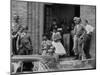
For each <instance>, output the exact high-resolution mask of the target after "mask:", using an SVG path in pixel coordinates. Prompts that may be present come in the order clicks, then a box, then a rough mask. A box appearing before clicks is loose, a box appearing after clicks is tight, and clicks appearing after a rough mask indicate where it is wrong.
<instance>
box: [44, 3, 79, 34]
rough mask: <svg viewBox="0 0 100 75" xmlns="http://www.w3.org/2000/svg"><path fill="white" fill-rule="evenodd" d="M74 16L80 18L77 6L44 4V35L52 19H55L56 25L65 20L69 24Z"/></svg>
mask: <svg viewBox="0 0 100 75" xmlns="http://www.w3.org/2000/svg"><path fill="white" fill-rule="evenodd" d="M74 16H77V17H79V16H80V6H79V5H68V4H46V5H45V7H44V33H45V32H47V31H48V29H49V28H50V25H51V24H52V20H53V19H56V20H57V23H58V24H60V22H61V21H62V19H66V22H67V23H68V24H70V22H71V20H72V18H73V17H74Z"/></svg>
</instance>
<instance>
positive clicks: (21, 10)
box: [11, 0, 27, 26]
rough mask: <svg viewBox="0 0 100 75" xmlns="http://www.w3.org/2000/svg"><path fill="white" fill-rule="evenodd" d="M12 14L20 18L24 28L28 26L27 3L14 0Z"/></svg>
mask: <svg viewBox="0 0 100 75" xmlns="http://www.w3.org/2000/svg"><path fill="white" fill-rule="evenodd" d="M11 5H12V6H11V10H12V11H11V13H12V18H13V15H15V14H17V15H19V16H20V24H21V25H22V26H26V25H27V2H23V1H17V0H12V1H11Z"/></svg>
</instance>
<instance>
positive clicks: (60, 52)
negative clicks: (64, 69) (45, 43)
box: [52, 32, 66, 55]
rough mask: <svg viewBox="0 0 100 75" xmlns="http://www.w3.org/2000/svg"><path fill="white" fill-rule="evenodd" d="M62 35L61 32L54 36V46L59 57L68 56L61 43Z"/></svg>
mask: <svg viewBox="0 0 100 75" xmlns="http://www.w3.org/2000/svg"><path fill="white" fill-rule="evenodd" d="M60 39H61V35H60V33H59V32H56V33H53V34H52V40H53V41H52V45H53V46H54V47H55V53H56V54H58V55H64V54H66V51H65V48H64V47H63V45H62V43H61V42H60Z"/></svg>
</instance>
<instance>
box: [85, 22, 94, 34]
mask: <svg viewBox="0 0 100 75" xmlns="http://www.w3.org/2000/svg"><path fill="white" fill-rule="evenodd" d="M85 29H86V31H87V34H89V33H90V32H93V30H94V27H92V26H91V25H89V24H87V25H86V26H85Z"/></svg>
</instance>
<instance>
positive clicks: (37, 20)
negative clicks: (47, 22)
mask: <svg viewBox="0 0 100 75" xmlns="http://www.w3.org/2000/svg"><path fill="white" fill-rule="evenodd" d="M43 9H44V8H43V4H42V3H37V2H34V3H32V43H33V54H38V53H39V50H40V43H41V37H42V33H43Z"/></svg>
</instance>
